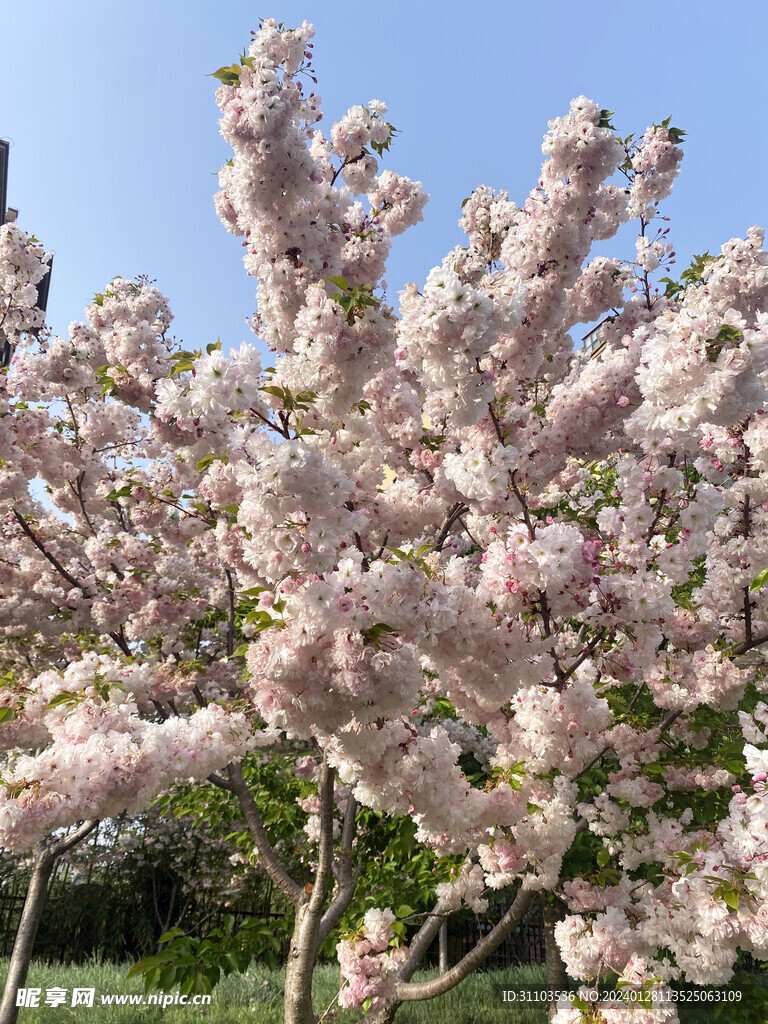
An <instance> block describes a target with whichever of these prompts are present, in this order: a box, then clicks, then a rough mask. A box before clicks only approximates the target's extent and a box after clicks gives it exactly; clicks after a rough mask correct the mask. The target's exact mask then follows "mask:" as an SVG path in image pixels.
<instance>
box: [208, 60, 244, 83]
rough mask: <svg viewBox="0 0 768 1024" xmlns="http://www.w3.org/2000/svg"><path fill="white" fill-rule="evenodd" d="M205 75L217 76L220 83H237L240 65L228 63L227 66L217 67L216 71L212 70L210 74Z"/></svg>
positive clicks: (238, 81) (209, 76)
mask: <svg viewBox="0 0 768 1024" xmlns="http://www.w3.org/2000/svg"><path fill="white" fill-rule="evenodd" d="M205 77H206V78H218V80H219V81H220V82H221V83H222V85H239V84H240V65H239V64H230V65H229V67H223V68H219V69H218V71H212V72H211V74H210V75H206V76H205Z"/></svg>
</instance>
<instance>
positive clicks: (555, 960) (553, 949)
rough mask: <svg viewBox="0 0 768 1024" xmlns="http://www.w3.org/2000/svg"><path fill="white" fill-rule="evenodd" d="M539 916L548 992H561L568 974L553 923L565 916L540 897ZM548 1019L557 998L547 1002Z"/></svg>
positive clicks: (554, 1011) (566, 986) (553, 1010)
mask: <svg viewBox="0 0 768 1024" xmlns="http://www.w3.org/2000/svg"><path fill="white" fill-rule="evenodd" d="M541 916H542V918H543V920H544V948H545V951H546V979H547V991H548V992H562V991H563V989H567V988H568V975H567V973H566V970H565V964H564V963H563V960H562V957H561V956H560V950H559V949H558V945H557V942H556V941H555V925H556V924H557V922H558V921H560V920H562V918H563V917H564V916H565V915H564V912H563V911H562V910H561V909H560V908H558V907H552V906H550V905H549V904H548V903H547V901H546V900H545V899H544V898H543V897H542V899H541ZM548 1007H549V1009H548V1017H547V1019H548V1020H552V1018H553V1017H554V1016H555V1014H556V1013H557V1000H555V999H552V1000H549V1002H548Z"/></svg>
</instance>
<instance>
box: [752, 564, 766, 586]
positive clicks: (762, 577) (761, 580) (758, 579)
mask: <svg viewBox="0 0 768 1024" xmlns="http://www.w3.org/2000/svg"><path fill="white" fill-rule="evenodd" d="M766 583H768V569H763V571H762V572H761V573H758V574H757V576H755V578H754V579H753V580H752V582H751V583H750V585H749V589H750V590H762V589H763V587H764V586H765V584H766Z"/></svg>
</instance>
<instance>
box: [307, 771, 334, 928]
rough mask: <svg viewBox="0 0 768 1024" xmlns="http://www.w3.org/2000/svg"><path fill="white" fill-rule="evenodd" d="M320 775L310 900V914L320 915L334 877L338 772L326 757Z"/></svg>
mask: <svg viewBox="0 0 768 1024" xmlns="http://www.w3.org/2000/svg"><path fill="white" fill-rule="evenodd" d="M320 773H321V774H320V843H319V846H318V865H317V873H316V874H315V882H314V885H313V887H312V895H311V896H310V899H309V912H310V914H313V913H319V911H320V908H321V907H322V905H323V903H324V902H325V898H326V896H327V895H328V888H329V886H330V883H331V878H332V875H333V786H334V780H335V778H336V772H335V770H334V769H333V768H331V766H330V765H329V764H328V761H327V759H326V758H325V757H323V765H322V768H321V769H320Z"/></svg>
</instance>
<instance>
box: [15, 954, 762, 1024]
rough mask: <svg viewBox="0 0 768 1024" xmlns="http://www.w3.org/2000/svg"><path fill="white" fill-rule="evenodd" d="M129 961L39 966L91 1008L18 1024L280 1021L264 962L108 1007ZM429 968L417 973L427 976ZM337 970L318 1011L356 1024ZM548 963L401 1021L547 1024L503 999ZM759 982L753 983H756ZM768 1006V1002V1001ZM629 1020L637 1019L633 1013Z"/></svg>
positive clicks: (45, 981) (456, 992)
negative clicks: (177, 995)
mask: <svg viewBox="0 0 768 1024" xmlns="http://www.w3.org/2000/svg"><path fill="white" fill-rule="evenodd" d="M6 967H7V961H5V962H4V961H0V978H4V976H5V971H6ZM127 970H128V965H120V964H112V963H91V964H87V965H84V966H81V967H64V966H61V965H52V966H51V965H48V964H45V963H42V962H36V963H34V964H33V966H32V969H31V971H30V976H29V980H28V982H27V984H28V986H29V987H36V988H40V989H42V997H41V1000H40V1001H41V1002H43V1000H44V999H45V995H46V990H47V989H52V988H54V987H58V988H62V989H67V1002H69V999H70V995H71V991H72V989H73V988H76V987H77V988H93V989H95V997H94V1005H93V1007H85V1006H77V1007H71V1006H68V1005H65V1006H57V1007H51V1006H39V1007H35V1008H32V1007H30V1008H26V1009H22V1010H21V1011H20V1014H19V1024H64V1022H65V1021H66V1022H72V1021H77V1022H83V1024H86V1022H88V1024H154V1022H160V1021H162V1022H163V1024H192V1022H193V1021H194V1022H195V1024H200V1022H201V1021H209V1022H211V1024H281V1021H282V999H283V974H282V972H281V971H269V970H267V969H265V968H262V967H256V968H252V969H250V970H249V971H248V972H247V973H245V974H238V975H232V976H230V977H229V978H226V979H225V980H224V981H223V982H222V983H221V985H219V986H218V987H217V988H216V989H215V990H214V992H213V995H212V1000H211V1004H210V1006H167V1007H165V1008H162V1007H158V1006H151V1007H150V1006H136V1005H133V1006H130V1005H124V1004H123V1005H114V1004H112V1005H105V1004H103V1003H102V996H105V995H106V996H108V995H118V996H120V995H126V994H135V995H139V994H141V993H142V992H143V989H142V986H141V985H140V983H139V982H138V981H137V980H136V979H130V980H126V977H125V974H126V971H127ZM429 976H431V975H430V974H428V973H426V972H425V973H423V974H422V975H417V976H416V977H417V978H419V977H424V978H426V977H429ZM338 977H339V974H338V969H337V968H335V967H332V966H326V965H324V966H321V967H320V968H318V970H317V971H316V972H315V1008H316V1009H317V1011H318V1013H320V1014H321V1015H322V1014H324V1016H323V1024H326V1022H327V1024H354V1022H355V1021H358V1020H359V1019H360V1014H359V1013H355V1012H352V1011H346V1010H339V1009H338V1007H337V1004H336V1002H335V1001H334V1000H335V998H336V995H337V993H338V990H339V984H338ZM543 979H544V974H543V968H541V967H539V966H529V967H514V968H508V969H506V970H500V971H491V972H488V973H478V974H475V975H473V976H471V977H470V978H468V979H467V980H466V981H465V982H464V983H463V984H462V985H460V986H458V988H456V989H453V991H451V992H448V993H446V994H445V995H444V996H441V997H439V998H438V999H433V1000H431V1001H429V1002H426V1003H411V1004H406V1005H405V1006H403V1007H402V1009H401V1010H400V1013H399V1014H398V1016H397V1024H544V1021H545V1020H546V1016H545V1013H544V1011H543V1009H539V1008H536V1007H530V1008H522V1007H515V1006H511V1005H510V1004H509V1003H505V1002H503V1001H502V991H503V990H504V989H516V988H519V987H520V986H521V985H526V986H528V987H529V988H530V987H535V988H538V987H539V986H542V987H543ZM739 984H741V981H738V982H734V983H733V987H736V986H738V985H739ZM753 984H754V983H753ZM767 1005H768V1004H767ZM627 1018H628V1019H627V1024H631V1018H630V1014H629V1013H628V1014H627ZM680 1020H681V1022H682V1024H709V1022H710V1021H715V1020H716V1021H717V1024H731V1022H733V1024H737V1022H738V1024H741V1022H747V1021H748V1022H749V1024H768V1012H766V1013H765V1014H763V1013H758V1014H756V1015H750V1014H749V1011H747V1007H746V1005H745V1003H741V1004H735V1005H733V1006H732V1007H726V1008H725V1010H724V1012H723V1013H722V1014H721V1016H720V1017H719V1018H717V1019H716V1018H714V1016H713V1015H712V1011H711V1008H710V1007H709V1006H707V1005H706V1004H704V1005H697V1006H691V1007H687V1006H686V1007H683V1008H682V1010H681V1013H680Z"/></svg>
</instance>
